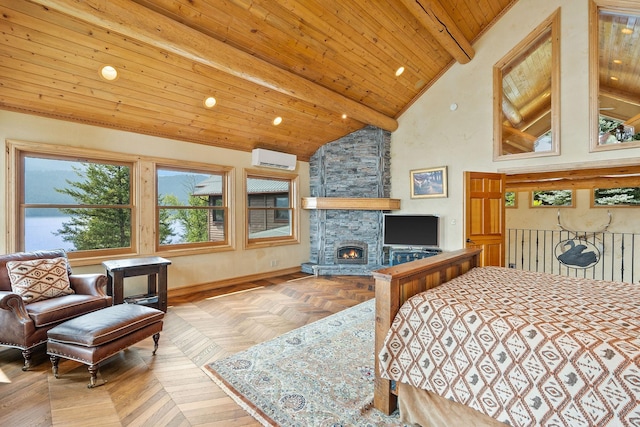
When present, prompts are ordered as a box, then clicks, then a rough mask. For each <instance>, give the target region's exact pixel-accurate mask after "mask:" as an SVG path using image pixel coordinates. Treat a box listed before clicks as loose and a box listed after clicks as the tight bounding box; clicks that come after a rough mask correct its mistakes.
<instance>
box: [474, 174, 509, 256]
mask: <svg viewBox="0 0 640 427" xmlns="http://www.w3.org/2000/svg"><path fill="white" fill-rule="evenodd" d="M504 185H505V175H504V174H499V173H488V172H465V242H466V247H468V248H482V253H481V254H480V263H481V265H483V266H484V265H496V266H504V259H505V254H504V234H505V218H504V215H505V208H504Z"/></svg>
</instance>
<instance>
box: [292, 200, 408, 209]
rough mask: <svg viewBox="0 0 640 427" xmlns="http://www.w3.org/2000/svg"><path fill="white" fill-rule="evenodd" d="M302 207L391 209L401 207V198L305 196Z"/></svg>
mask: <svg viewBox="0 0 640 427" xmlns="http://www.w3.org/2000/svg"><path fill="white" fill-rule="evenodd" d="M302 209H346V210H367V211H390V210H397V209H400V199H378V198H371V197H358V198H354V197H303V198H302Z"/></svg>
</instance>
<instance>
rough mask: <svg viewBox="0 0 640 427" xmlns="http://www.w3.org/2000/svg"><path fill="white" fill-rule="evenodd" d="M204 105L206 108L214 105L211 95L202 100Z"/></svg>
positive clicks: (214, 101)
mask: <svg viewBox="0 0 640 427" xmlns="http://www.w3.org/2000/svg"><path fill="white" fill-rule="evenodd" d="M203 103H204V106H205V107H207V108H213V107H214V106H215V105H216V99H215V98H214V97H213V96H209V97H207V98H205V99H204V101H203Z"/></svg>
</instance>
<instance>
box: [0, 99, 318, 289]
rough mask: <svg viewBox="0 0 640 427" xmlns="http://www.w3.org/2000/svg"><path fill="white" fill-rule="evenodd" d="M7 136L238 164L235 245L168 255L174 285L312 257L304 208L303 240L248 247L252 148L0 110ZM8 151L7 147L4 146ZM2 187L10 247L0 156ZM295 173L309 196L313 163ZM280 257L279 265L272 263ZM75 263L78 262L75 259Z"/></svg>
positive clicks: (1, 225)
mask: <svg viewBox="0 0 640 427" xmlns="http://www.w3.org/2000/svg"><path fill="white" fill-rule="evenodd" d="M7 139H11V140H21V141H30V142H41V143H49V144H61V145H67V146H73V147H81V148H90V149H99V150H104V151H112V152H117V153H128V154H135V155H141V156H153V157H163V158H168V159H181V160H182V159H183V160H185V161H195V162H206V161H207V160H208V161H209V162H211V163H213V164H218V165H225V166H233V167H235V185H234V189H235V193H234V195H233V196H234V200H235V213H236V218H235V219H236V227H237V231H236V250H233V251H229V252H217V253H211V254H204V255H192V256H173V257H167V258H170V259H171V261H172V265H171V266H170V267H169V288H170V289H172V288H179V287H184V286H189V285H195V284H201V283H207V282H212V281H218V280H223V279H229V278H234V277H241V276H248V275H253V274H260V273H266V272H270V271H275V270H280V269H286V268H291V267H299V266H300V264H302V263H303V262H306V261H308V260H309V215H308V212H306V211H302V213H301V221H300V242H301V243H300V244H298V245H286V246H274V247H270V248H267V249H250V250H244V249H243V241H244V234H243V233H244V231H243V230H244V226H243V221H244V208H245V196H244V194H243V179H244V176H243V168H249V167H251V153H249V152H242V151H235V150H228V149H222V148H216V147H209V146H205V145H201V144H192V143H187V142H182V141H174V140H170V139H165V138H158V137H153V136H147V135H140V134H135V133H131V132H123V131H116V130H112V129H105V128H101V127H95V126H88V125H82V124H77V123H71V122H66V121H60V120H53V119H47V118H42V117H38V116H31V115H26V114H19V113H14V112H8V111H1V110H0V141H2V142H1V144H2V147H5V142H6V140H7ZM3 151H6V150H3ZM0 166H1V167H2V171H3V172H2V174H1V175H0V176H1V178H0V179H1V180H2V186H0V199H1V200H2V201H3V203H2V204H3V206H5V208H4V209H2V210H1V211H0V230H1V231H2V233H1V234H0V248H2V249H4V251H10V248H8V247H7V225H6V224H7V208H6V203H5V201H6V195H7V188H6V174H5V172H4V171H6V170H7V159H6V156H0ZM296 173H298V174H299V176H300V196H301V197H306V196H308V195H309V163H308V162H298V168H297V169H296ZM272 260H276V261H277V266H275V267H271V261H272ZM72 266H73V264H72ZM73 269H74V271H76V272H104V269H103V268H102V266H101V265H91V266H86V267H85V266H82V267H73Z"/></svg>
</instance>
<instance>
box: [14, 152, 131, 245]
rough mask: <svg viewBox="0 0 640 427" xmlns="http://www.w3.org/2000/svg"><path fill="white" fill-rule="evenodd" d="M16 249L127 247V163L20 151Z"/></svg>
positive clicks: (129, 240) (128, 231) (128, 186)
mask: <svg viewBox="0 0 640 427" xmlns="http://www.w3.org/2000/svg"><path fill="white" fill-rule="evenodd" d="M19 158H20V164H21V165H22V168H21V173H20V176H19V177H18V179H17V181H18V182H20V183H21V184H20V185H18V191H17V195H18V198H19V203H18V215H17V218H18V221H17V222H18V224H19V225H18V229H19V230H21V231H22V232H21V233H20V235H19V236H17V243H18V245H17V246H18V248H17V249H18V250H24V251H33V250H37V249H54V248H63V249H65V250H66V251H68V252H84V251H103V252H112V253H121V252H128V251H131V248H132V240H133V233H132V212H133V209H134V206H133V204H132V198H131V194H132V187H131V178H132V173H131V171H132V164H130V163H118V162H107V161H101V160H94V159H81V160H80V159H71V158H62V157H57V156H48V155H46V154H40V153H30V152H21V154H20V157H19Z"/></svg>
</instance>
